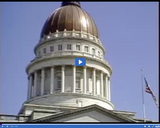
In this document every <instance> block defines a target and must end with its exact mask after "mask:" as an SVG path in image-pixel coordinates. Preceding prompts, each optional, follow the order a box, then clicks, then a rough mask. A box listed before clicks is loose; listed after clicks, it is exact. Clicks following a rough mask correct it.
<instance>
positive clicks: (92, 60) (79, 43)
mask: <svg viewBox="0 0 160 128" xmlns="http://www.w3.org/2000/svg"><path fill="white" fill-rule="evenodd" d="M37 42H38V43H37V45H36V46H35V48H34V53H35V58H33V60H32V61H31V62H30V63H29V64H28V65H27V64H26V65H27V67H26V72H27V75H28V94H27V100H26V101H25V102H24V103H23V105H22V107H21V109H20V111H19V114H18V115H15V116H7V115H0V122H144V120H143V119H137V118H135V115H136V113H135V112H130V111H119V110H116V109H115V106H114V104H113V103H112V100H111V89H110V88H111V83H110V79H111V77H112V67H111V65H110V64H109V62H108V61H107V60H105V59H104V56H105V53H106V50H105V48H104V46H103V42H101V40H100V35H99V32H98V28H97V26H96V23H95V21H94V18H92V17H91V15H90V14H89V13H88V12H86V11H84V10H83V7H81V4H80V2H62V3H61V5H60V7H59V8H58V9H56V10H55V11H54V12H53V13H52V14H51V15H50V16H49V17H48V18H47V19H46V22H45V23H44V26H43V28H42V31H41V36H40V39H39V41H37ZM75 58H85V59H86V66H76V65H75ZM146 121H147V122H152V121H151V120H146Z"/></svg>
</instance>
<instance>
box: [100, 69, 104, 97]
mask: <svg viewBox="0 0 160 128" xmlns="http://www.w3.org/2000/svg"><path fill="white" fill-rule="evenodd" d="M103 89H104V87H103V72H102V71H101V97H102V98H103Z"/></svg>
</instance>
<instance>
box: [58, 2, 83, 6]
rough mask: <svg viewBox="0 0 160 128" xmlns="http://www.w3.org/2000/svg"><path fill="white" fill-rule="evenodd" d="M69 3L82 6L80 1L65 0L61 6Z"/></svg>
mask: <svg viewBox="0 0 160 128" xmlns="http://www.w3.org/2000/svg"><path fill="white" fill-rule="evenodd" d="M67 5H75V6H78V7H81V4H80V2H79V1H67V2H66V1H65V2H62V4H61V6H67Z"/></svg>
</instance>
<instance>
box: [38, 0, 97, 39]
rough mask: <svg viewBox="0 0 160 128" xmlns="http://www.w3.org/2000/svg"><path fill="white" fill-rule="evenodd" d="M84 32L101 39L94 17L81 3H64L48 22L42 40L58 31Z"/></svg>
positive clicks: (44, 27)
mask: <svg viewBox="0 0 160 128" xmlns="http://www.w3.org/2000/svg"><path fill="white" fill-rule="evenodd" d="M65 29H66V31H72V30H75V31H83V32H87V33H90V34H92V35H93V36H96V37H97V38H99V33H98V29H97V26H96V24H95V22H94V20H93V19H92V17H91V16H90V15H89V14H88V13H87V12H86V11H84V10H83V9H82V8H81V5H80V2H62V5H61V7H60V8H58V9H57V10H55V12H54V13H53V14H52V15H51V16H49V18H48V19H47V20H46V22H45V24H44V26H43V29H42V32H41V38H42V37H43V36H44V35H48V34H49V33H54V32H56V30H58V31H64V30H65Z"/></svg>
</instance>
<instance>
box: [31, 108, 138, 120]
mask: <svg viewBox="0 0 160 128" xmlns="http://www.w3.org/2000/svg"><path fill="white" fill-rule="evenodd" d="M92 110H96V111H99V112H102V113H103V114H105V115H107V116H110V117H112V118H114V119H117V120H119V121H121V122H136V121H135V120H134V119H132V118H130V117H126V116H124V115H122V114H119V113H115V112H114V111H113V110H107V109H105V108H103V107H100V106H98V105H90V106H87V107H82V108H79V109H76V110H71V111H69V112H64V113H60V114H56V115H51V116H47V117H43V118H39V119H36V120H33V121H31V122H51V121H56V120H59V119H62V118H66V117H68V116H74V115H78V114H81V113H85V112H88V111H92Z"/></svg>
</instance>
